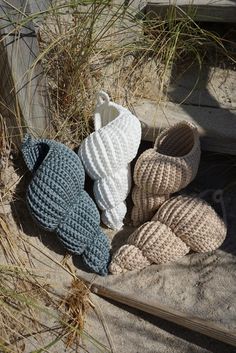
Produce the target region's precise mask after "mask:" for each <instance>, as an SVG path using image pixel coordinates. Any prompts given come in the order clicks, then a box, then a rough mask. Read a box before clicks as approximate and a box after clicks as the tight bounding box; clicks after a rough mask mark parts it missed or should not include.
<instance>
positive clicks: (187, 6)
mask: <svg viewBox="0 0 236 353" xmlns="http://www.w3.org/2000/svg"><path fill="white" fill-rule="evenodd" d="M141 3H142V8H143V9H144V11H145V13H146V14H148V16H151V17H155V16H161V17H164V16H165V15H166V13H167V10H168V8H169V6H170V5H173V6H175V7H176V15H177V16H180V17H183V16H185V14H184V13H187V14H191V17H193V18H194V20H196V21H201V22H228V23H235V22H236V2H235V1H230V0H219V1H212V0H193V1H191V0H177V1H169V0H160V1H158V0H149V1H146V2H145V5H144V3H143V2H141Z"/></svg>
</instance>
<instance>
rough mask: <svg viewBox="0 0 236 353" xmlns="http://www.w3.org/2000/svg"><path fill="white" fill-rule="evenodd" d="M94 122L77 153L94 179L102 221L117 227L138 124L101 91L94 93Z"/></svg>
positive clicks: (120, 222)
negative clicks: (95, 104) (92, 129)
mask: <svg viewBox="0 0 236 353" xmlns="http://www.w3.org/2000/svg"><path fill="white" fill-rule="evenodd" d="M94 123H95V132H93V133H92V134H91V135H89V136H88V137H87V138H86V139H85V140H84V141H83V143H82V144H81V147H80V149H79V156H80V157H81V160H82V162H83V164H84V167H85V170H86V171H87V173H88V174H89V176H90V177H91V178H92V179H93V180H95V183H94V195H95V199H96V202H97V204H98V207H99V208H100V209H101V210H102V221H103V223H104V224H106V225H107V226H108V227H109V228H112V229H120V228H121V227H122V225H123V219H124V217H125V214H126V212H127V208H126V204H125V199H126V197H127V195H128V193H129V192H130V188H131V176H130V166H129V163H130V162H131V161H132V160H133V158H134V157H135V156H136V154H137V151H138V147H139V144H140V141H141V124H140V122H139V120H138V119H137V118H136V117H135V116H134V115H133V114H131V112H130V111H129V110H127V109H125V108H123V107H122V106H120V105H118V104H116V103H113V102H110V99H109V96H108V95H107V94H106V93H104V92H100V93H99V95H98V103H97V107H96V111H95V116H94Z"/></svg>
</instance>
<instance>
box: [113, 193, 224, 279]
mask: <svg viewBox="0 0 236 353" xmlns="http://www.w3.org/2000/svg"><path fill="white" fill-rule="evenodd" d="M225 237H226V227H225V224H224V223H223V221H222V220H221V219H220V218H219V217H218V215H217V214H216V212H215V211H214V210H213V208H212V207H211V206H210V205H208V204H207V203H206V202H205V201H203V200H201V199H199V198H196V197H191V196H178V197H175V198H172V199H170V200H167V201H166V202H165V203H164V204H163V205H162V206H161V207H160V209H159V210H158V211H157V213H156V214H155V216H154V217H153V218H152V221H150V222H147V223H145V224H143V225H142V226H141V227H139V228H138V229H137V230H136V231H135V232H134V233H133V234H131V236H130V237H129V239H128V241H127V244H126V245H124V246H122V247H121V248H120V249H119V250H118V251H117V252H116V253H115V254H114V256H113V258H112V262H111V264H110V267H109V270H110V272H111V273H113V274H116V273H121V272H125V271H127V270H134V269H141V268H144V267H146V266H148V265H150V264H152V263H156V264H161V263H166V262H169V261H174V260H176V259H178V258H180V257H182V256H184V255H185V254H187V253H188V252H189V250H190V249H192V250H194V251H197V252H208V251H211V250H215V249H217V248H218V247H219V246H220V245H221V244H222V243H223V241H224V239H225Z"/></svg>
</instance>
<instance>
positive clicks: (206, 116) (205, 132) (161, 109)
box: [133, 99, 236, 154]
mask: <svg viewBox="0 0 236 353" xmlns="http://www.w3.org/2000/svg"><path fill="white" fill-rule="evenodd" d="M133 109H134V113H135V114H136V115H137V116H138V118H139V119H140V120H141V121H142V129H143V139H144V140H147V141H154V139H155V136H156V135H157V133H158V130H161V129H163V128H166V127H168V126H170V125H172V124H174V123H176V122H178V121H181V120H186V121H190V122H193V123H195V124H196V125H197V127H198V130H199V133H200V136H201V145H202V148H203V149H205V150H208V151H215V152H220V153H228V154H236V110H230V109H220V108H212V107H198V106H194V105H187V104H186V105H185V104H183V105H178V104H174V103H166V104H159V105H158V104H156V103H155V102H154V101H149V100H144V99H143V100H140V101H139V102H136V103H135V104H134V105H133Z"/></svg>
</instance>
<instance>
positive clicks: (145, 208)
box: [131, 121, 201, 225]
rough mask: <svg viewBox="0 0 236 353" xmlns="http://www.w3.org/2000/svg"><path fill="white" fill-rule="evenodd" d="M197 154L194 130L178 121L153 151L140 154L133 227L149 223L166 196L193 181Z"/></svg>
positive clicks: (136, 168)
mask: <svg viewBox="0 0 236 353" xmlns="http://www.w3.org/2000/svg"><path fill="white" fill-rule="evenodd" d="M200 153H201V152H200V141H199V135H198V131H197V128H196V127H195V126H194V125H193V124H191V123H188V122H185V121H182V122H180V123H177V124H175V125H173V126H172V127H170V128H168V129H166V130H164V131H163V132H162V133H161V134H160V135H159V136H158V137H157V139H156V141H155V145H154V148H151V149H148V150H146V151H145V152H144V153H142V154H141V156H140V157H139V158H138V160H137V162H136V165H135V168H134V182H135V184H136V187H135V188H134V190H133V196H132V198H133V202H134V208H133V210H132V215H131V218H132V221H133V224H134V225H139V224H141V223H143V222H145V221H147V220H150V219H151V217H152V216H153V215H154V213H155V211H156V210H157V208H158V207H159V206H160V205H161V204H162V203H163V202H164V201H165V200H166V199H168V198H169V194H171V193H174V192H177V191H179V190H181V189H183V188H185V187H186V186H187V185H188V184H189V183H190V182H191V181H192V180H193V179H194V178H195V176H196V174H197V170H198V166H199V162H200ZM138 199H139V201H138ZM154 200H155V201H154Z"/></svg>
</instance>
